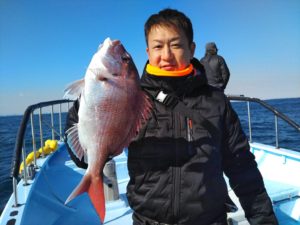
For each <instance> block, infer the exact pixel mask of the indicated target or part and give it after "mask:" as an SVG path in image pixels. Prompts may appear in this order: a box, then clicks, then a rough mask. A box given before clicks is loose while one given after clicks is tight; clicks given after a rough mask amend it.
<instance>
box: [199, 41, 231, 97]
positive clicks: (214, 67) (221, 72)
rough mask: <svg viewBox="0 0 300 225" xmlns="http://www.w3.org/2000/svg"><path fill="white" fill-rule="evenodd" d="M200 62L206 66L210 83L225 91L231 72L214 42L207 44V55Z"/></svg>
mask: <svg viewBox="0 0 300 225" xmlns="http://www.w3.org/2000/svg"><path fill="white" fill-rule="evenodd" d="M200 63H201V64H202V65H203V66H204V68H205V73H206V77H207V82H208V84H209V85H211V86H213V87H216V88H218V89H220V90H222V91H224V90H225V88H226V86H227V83H228V81H229V77H230V72H229V69H228V67H227V65H226V62H225V60H224V58H223V57H222V56H220V55H218V48H217V46H216V44H215V43H214V42H209V43H207V44H206V46H205V56H204V57H203V58H202V59H201V60H200Z"/></svg>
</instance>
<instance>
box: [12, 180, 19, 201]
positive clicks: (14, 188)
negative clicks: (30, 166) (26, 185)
mask: <svg viewBox="0 0 300 225" xmlns="http://www.w3.org/2000/svg"><path fill="white" fill-rule="evenodd" d="M17 184H18V181H17V179H16V178H15V177H13V193H14V197H15V204H14V205H13V207H18V206H19V203H18V192H17Z"/></svg>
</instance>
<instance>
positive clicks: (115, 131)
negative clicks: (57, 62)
mask: <svg viewBox="0 0 300 225" xmlns="http://www.w3.org/2000/svg"><path fill="white" fill-rule="evenodd" d="M69 96H73V97H74V96H75V97H79V98H80V107H79V112H78V116H79V122H78V124H75V125H74V126H73V127H72V128H70V129H69V130H68V131H67V135H68V141H69V143H70V144H71V146H72V148H73V151H74V153H75V154H76V155H77V156H78V158H79V159H82V158H83V157H87V162H88V168H87V170H86V173H85V175H84V177H83V178H82V180H81V182H80V183H79V184H78V186H77V187H76V188H75V189H74V190H73V192H72V193H71V194H70V196H69V197H68V199H67V200H66V203H68V202H69V201H71V200H72V199H74V198H75V197H76V196H78V195H80V194H82V193H84V192H87V193H88V195H89V197H90V199H91V202H92V203H93V205H94V207H95V209H96V211H97V213H98V215H99V216H100V219H101V221H102V222H103V221H104V217H105V199H104V192H103V178H102V170H103V167H104V165H105V162H106V160H107V158H108V157H109V156H115V155H118V154H120V153H121V152H122V150H123V148H124V147H126V146H128V144H129V143H130V141H131V139H132V138H133V137H134V136H135V135H136V133H137V131H138V129H139V127H140V125H141V121H142V120H145V119H147V117H148V115H149V112H150V110H151V103H150V100H149V99H148V98H147V97H146V95H145V93H144V92H143V91H142V90H141V89H140V86H139V75H138V72H137V69H136V67H135V64H134V62H133V60H132V58H131V56H130V55H129V54H128V53H127V52H126V50H125V48H124V47H123V45H122V44H121V42H120V41H118V40H114V41H112V40H110V39H109V38H107V39H106V40H105V41H104V43H103V44H102V45H100V46H99V48H98V51H97V52H96V53H95V54H94V56H93V58H92V60H91V62H90V64H89V66H88V68H87V71H86V74H85V77H84V79H82V80H79V81H76V82H74V83H73V84H71V85H70V86H69V87H68V88H67V89H66V91H65V98H66V97H69Z"/></svg>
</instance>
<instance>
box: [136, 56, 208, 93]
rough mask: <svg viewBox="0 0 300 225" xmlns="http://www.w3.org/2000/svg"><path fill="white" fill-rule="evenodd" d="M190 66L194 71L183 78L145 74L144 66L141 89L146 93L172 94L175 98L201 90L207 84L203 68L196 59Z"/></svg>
mask: <svg viewBox="0 0 300 225" xmlns="http://www.w3.org/2000/svg"><path fill="white" fill-rule="evenodd" d="M147 64H148V61H147V63H146V65H147ZM191 64H192V65H193V67H194V71H193V72H192V73H191V74H190V75H188V76H184V77H160V76H154V75H151V74H148V73H147V71H146V65H145V68H144V71H143V75H142V77H141V87H142V88H143V89H145V90H146V91H148V92H149V91H150V92H152V91H154V92H156V91H164V92H165V93H173V94H176V95H177V96H181V95H185V94H188V93H191V92H192V91H193V90H195V89H196V88H201V86H204V85H206V84H207V80H206V76H205V73H204V68H203V66H202V65H201V64H200V62H199V61H198V60H197V59H196V58H193V59H192V60H191Z"/></svg>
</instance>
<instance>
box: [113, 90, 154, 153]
mask: <svg viewBox="0 0 300 225" xmlns="http://www.w3.org/2000/svg"><path fill="white" fill-rule="evenodd" d="M136 96H138V97H137V99H136V104H135V107H136V109H137V110H138V113H137V119H136V121H135V123H134V124H133V125H132V127H131V129H130V130H129V132H128V133H127V134H125V136H126V137H125V139H124V142H122V144H121V146H119V148H117V149H119V151H116V152H114V154H113V155H112V156H116V155H119V154H120V153H121V152H122V150H123V148H124V147H128V146H129V144H130V143H131V141H132V139H133V138H134V137H135V136H136V135H137V134H138V132H139V131H140V129H141V127H142V125H143V124H145V122H146V121H147V120H148V119H149V117H150V114H151V110H152V108H153V103H152V101H151V99H150V98H149V97H148V95H146V94H145V93H144V92H142V91H141V92H140V93H139V94H138V95H136Z"/></svg>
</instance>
